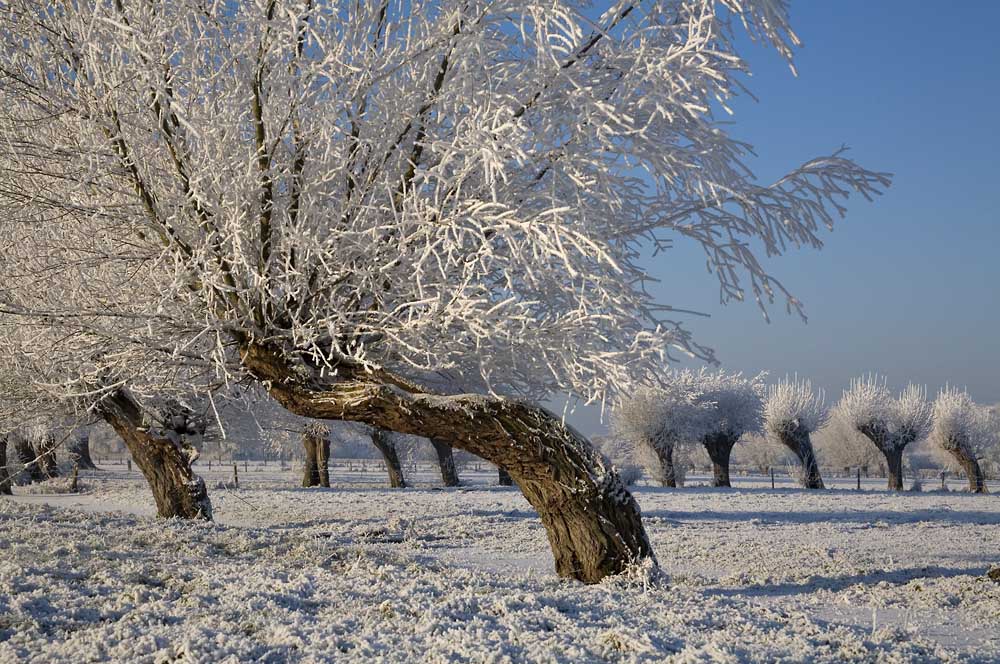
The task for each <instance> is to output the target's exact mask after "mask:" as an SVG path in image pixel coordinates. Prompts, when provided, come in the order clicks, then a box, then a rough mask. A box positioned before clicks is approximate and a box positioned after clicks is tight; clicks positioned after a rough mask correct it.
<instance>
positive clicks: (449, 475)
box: [431, 438, 459, 486]
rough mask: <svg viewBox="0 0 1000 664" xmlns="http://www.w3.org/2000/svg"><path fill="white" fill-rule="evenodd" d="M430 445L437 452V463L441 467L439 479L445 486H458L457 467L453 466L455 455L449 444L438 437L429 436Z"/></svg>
mask: <svg viewBox="0 0 1000 664" xmlns="http://www.w3.org/2000/svg"><path fill="white" fill-rule="evenodd" d="M431 445H433V446H434V451H435V452H437V458H438V465H439V466H440V467H441V481H442V482H444V485H445V486H458V485H459V481H458V469H457V468H456V467H455V455H454V453H453V452H452V450H451V445H449V444H448V443H446V442H444V441H443V440H440V439H438V438H431Z"/></svg>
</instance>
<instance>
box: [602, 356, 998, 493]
mask: <svg viewBox="0 0 1000 664" xmlns="http://www.w3.org/2000/svg"><path fill="white" fill-rule="evenodd" d="M760 434H763V437H761V436H760ZM824 434H826V435H825V436H824ZM755 436H756V437H757V438H758V442H756V443H748V444H747V445H748V446H750V445H754V446H755V451H757V450H759V451H760V452H765V451H766V449H767V445H769V444H771V445H774V446H777V448H778V449H779V450H783V451H785V452H786V453H789V454H791V455H792V457H793V458H794V459H795V460H796V462H797V464H798V473H797V474H798V476H799V479H800V482H801V484H802V486H804V487H805V488H807V489H822V488H824V485H823V479H822V477H821V474H820V464H819V461H818V459H817V454H816V449H815V445H814V438H816V437H817V436H822V437H823V438H824V441H825V445H824V447H825V452H826V453H827V456H828V457H829V459H830V460H833V461H836V462H837V463H838V465H841V466H842V467H843V466H856V467H858V468H861V467H864V468H866V469H867V467H868V466H870V465H875V464H877V465H879V466H880V467H881V468H883V469H884V470H885V473H886V476H887V478H888V488H889V489H890V490H894V491H901V490H903V454H904V452H905V451H906V450H907V449H908V448H909V447H910V446H911V445H912V444H913V443H915V442H917V441H921V440H925V439H926V440H928V441H929V442H930V444H931V446H932V448H933V449H934V450H935V451H936V452H937V453H938V454H939V455H940V456H941V457H942V458H943V460H944V461H945V462H946V463H948V464H951V465H955V466H957V467H959V468H960V469H961V470H962V472H964V473H965V475H966V478H967V479H968V482H969V490H970V491H973V492H975V493H985V492H986V483H985V475H984V472H983V462H984V460H986V459H987V458H988V457H990V456H992V457H993V458H994V459H998V458H1000V413H998V412H997V409H996V408H990V407H987V406H985V405H980V404H977V403H975V402H974V401H973V400H972V398H971V397H970V396H969V394H968V392H967V391H965V390H960V389H958V388H955V387H951V386H949V387H945V388H944V389H942V390H941V391H940V392H939V393H938V395H937V397H936V398H935V399H934V401H933V402H931V401H928V399H927V397H926V393H925V390H924V389H922V388H920V387H918V386H916V385H912V384H910V385H907V386H906V387H905V388H904V389H903V390H902V392H900V393H899V394H898V395H893V394H892V392H891V391H890V390H889V388H888V385H887V381H886V379H885V378H884V377H880V376H877V375H874V374H871V375H868V376H864V377H861V378H857V379H855V380H853V381H852V382H851V385H850V387H849V388H848V389H847V390H845V391H844V394H843V396H842V397H841V399H840V401H839V402H838V403H837V404H836V405H834V406H833V407H832V408H827V407H826V406H825V404H824V398H823V394H822V392H818V391H816V390H814V389H813V386H812V383H811V382H810V381H808V380H800V379H798V378H794V379H785V380H783V381H779V382H778V383H776V384H773V385H769V386H767V385H765V384H764V376H763V374H761V375H758V376H755V377H752V378H748V377H744V376H743V375H742V374H731V373H726V372H725V371H721V370H720V371H707V370H700V371H692V370H684V371H676V372H672V373H670V374H668V375H666V376H665V377H664V379H663V381H662V386H660V387H656V388H647V389H644V390H639V391H638V392H636V393H635V394H633V395H631V396H630V397H628V398H627V399H625V400H624V401H623V403H622V406H621V407H620V408H619V409H618V410H617V411H616V412H615V415H614V438H613V439H612V440H611V441H609V442H608V443H606V445H607V447H606V449H607V450H608V451H609V453H610V455H611V456H612V457H613V458H614V459H615V460H616V461H617V462H618V463H619V464H622V463H629V462H637V463H639V464H640V465H642V466H643V467H644V468H645V470H646V472H647V474H648V475H649V476H650V477H652V478H654V480H655V481H657V482H659V483H660V484H662V485H663V486H666V487H676V486H680V485H682V484H683V478H684V469H685V467H686V466H687V465H688V464H689V463H690V458H691V457H692V455H693V454H695V452H696V451H699V450H700V451H702V452H703V453H704V454H705V455H707V458H708V459H709V460H710V462H711V465H712V473H713V485H714V486H731V484H730V478H729V465H730V458H731V456H732V452H733V448H734V446H735V445H736V443H737V442H738V441H740V440H741V439H745V438H748V437H749V438H751V439H752V438H754V437H755ZM859 440H860V444H859ZM775 458H776V455H773V454H772V455H771V456H770V457H769V458H767V461H768V462H769V463H767V464H765V467H766V466H773V463H770V461H771V460H772V459H775Z"/></svg>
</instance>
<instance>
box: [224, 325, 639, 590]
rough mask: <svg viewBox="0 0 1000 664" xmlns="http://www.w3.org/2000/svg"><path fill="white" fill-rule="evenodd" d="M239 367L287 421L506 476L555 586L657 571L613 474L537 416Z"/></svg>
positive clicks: (361, 374) (271, 365)
mask: <svg viewBox="0 0 1000 664" xmlns="http://www.w3.org/2000/svg"><path fill="white" fill-rule="evenodd" d="M242 360H243V364H244V366H245V367H246V368H247V369H248V370H249V371H250V372H252V373H253V374H254V375H255V376H256V378H257V379H258V380H260V381H261V382H262V384H264V385H267V386H268V389H269V391H270V393H271V395H272V396H273V397H274V398H275V399H276V400H277V401H278V402H279V403H281V404H282V405H283V406H284V407H285V408H287V409H288V410H290V411H291V412H293V413H296V414H299V415H303V416H306V417H314V418H320V419H331V420H349V421H355V422H365V423H367V424H369V425H372V426H378V427H382V428H385V429H389V430H390V431H398V432H400V433H408V434H413V435H417V436H422V437H425V438H442V439H446V440H448V441H450V442H451V444H452V445H453V446H454V447H458V448H460V449H464V450H467V451H469V452H471V453H472V454H475V455H477V456H479V457H482V458H484V459H486V460H488V461H490V462H491V463H493V464H495V465H497V466H498V467H500V468H504V469H505V470H507V471H508V472H509V473H510V475H511V476H512V477H513V479H514V480H516V481H517V484H518V486H519V487H520V489H521V491H522V492H523V493H524V496H525V498H527V500H528V502H530V503H531V505H532V506H533V507H534V508H535V509H536V510H537V511H538V514H539V516H540V517H541V520H542V523H543V525H544V526H545V529H546V532H547V534H548V537H549V543H550V545H551V547H552V552H553V555H554V557H555V565H556V571H557V573H558V574H559V575H560V576H564V577H570V578H574V579H579V580H581V581H585V582H589V583H594V582H597V581H600V580H601V579H603V578H604V577H606V576H608V575H610V574H617V573H619V572H623V571H625V570H626V569H628V568H629V566H631V565H632V564H634V563H637V562H639V561H641V560H644V559H645V560H652V561H654V563H655V556H654V555H653V551H652V548H651V547H650V544H649V540H648V538H647V537H646V531H645V529H644V528H643V525H642V520H641V517H640V512H639V506H638V504H637V503H636V502H635V499H634V498H633V497H632V495H631V494H630V493H629V492H628V490H627V489H626V488H625V486H624V485H623V484H622V482H621V480H620V479H619V477H618V474H617V473H616V472H615V471H614V470H613V469H612V468H610V467H608V466H606V465H605V464H604V461H603V459H602V457H601V455H600V454H599V453H597V452H596V451H594V449H593V448H592V447H591V446H590V444H589V443H588V442H587V441H586V439H584V438H583V437H582V436H581V435H579V434H578V433H576V432H575V431H573V430H572V429H571V428H569V427H567V426H565V425H564V424H563V423H562V422H561V421H560V419H559V418H557V417H555V416H554V415H552V414H551V413H549V412H548V411H547V410H545V409H543V408H540V407H537V406H534V405H530V404H527V403H525V402H522V401H515V400H510V399H503V398H497V397H487V396H482V395H470V394H460V395H450V396H441V395H434V394H427V393H425V392H423V391H421V390H420V388H418V387H415V386H413V385H410V384H408V383H407V382H406V381H404V380H402V379H399V378H397V377H394V376H392V375H389V374H387V373H385V372H384V371H378V370H370V371H369V370H365V369H364V368H360V367H356V366H353V365H345V364H342V365H339V366H338V367H337V382H333V381H331V380H329V379H328V378H322V377H321V374H320V372H319V371H318V370H314V371H310V372H309V374H308V375H307V374H306V371H305V370H304V367H303V366H301V364H298V365H297V366H294V367H293V365H292V364H291V363H290V362H289V361H288V359H287V357H286V356H283V355H282V354H281V353H280V352H279V351H277V350H276V349H273V348H269V347H265V346H261V345H257V344H248V345H245V346H244V347H243V348H242ZM325 375H326V376H329V375H330V373H329V372H326V373H325Z"/></svg>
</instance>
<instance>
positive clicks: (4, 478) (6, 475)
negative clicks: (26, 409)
mask: <svg viewBox="0 0 1000 664" xmlns="http://www.w3.org/2000/svg"><path fill="white" fill-rule="evenodd" d="M7 439H8V436H0V495H4V496H9V495H11V494H12V493H13V491H11V488H10V486H11V484H13V479H12V478H11V475H10V469H9V468H8V467H7Z"/></svg>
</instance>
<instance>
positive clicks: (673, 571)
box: [0, 463, 1000, 663]
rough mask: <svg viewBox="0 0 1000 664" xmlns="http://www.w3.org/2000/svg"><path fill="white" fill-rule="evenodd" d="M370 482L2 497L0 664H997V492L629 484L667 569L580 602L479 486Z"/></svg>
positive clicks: (105, 478) (99, 485)
mask: <svg viewBox="0 0 1000 664" xmlns="http://www.w3.org/2000/svg"><path fill="white" fill-rule="evenodd" d="M375 470H376V469H375V468H374V465H373V464H371V463H369V468H368V469H367V472H365V471H361V470H357V469H355V470H347V469H346V468H343V469H337V470H336V471H335V472H334V474H333V483H334V485H335V486H334V488H332V489H300V488H296V486H295V485H296V480H297V479H298V474H297V473H295V472H293V471H284V472H281V471H278V470H276V469H275V468H274V467H273V466H272V467H270V468H268V469H260V470H256V471H255V470H254V468H253V467H251V468H250V471H249V472H245V471H244V469H243V467H242V466H241V467H240V471H241V478H240V479H241V485H242V488H241V489H240V490H238V491H234V490H231V489H226V488H223V487H222V486H221V483H222V482H224V481H228V480H229V479H230V475H231V469H227V470H225V471H222V472H220V471H219V470H218V466H216V468H215V469H214V470H213V471H207V470H206V469H202V471H203V474H204V475H205V476H206V478H207V481H208V484H209V487H210V489H211V496H212V501H213V505H214V508H215V516H216V522H215V523H213V524H204V523H182V522H168V521H162V520H157V519H154V518H152V517H151V514H152V513H153V510H152V499H151V497H150V495H149V493H148V489H147V488H146V487H145V485H144V483H143V482H142V480H141V478H140V477H139V475H138V474H137V473H131V474H130V473H126V472H122V471H123V469H121V468H120V467H111V468H109V469H108V470H106V471H105V472H102V473H99V474H97V475H96V476H95V474H86V475H85V476H84V477H83V480H82V483H83V486H84V489H85V493H84V494H81V495H55V494H39V493H32V494H28V493H27V492H26V490H25V489H23V488H17V489H15V491H16V492H17V493H18V495H16V496H15V497H14V498H13V499H9V498H8V499H0V662H5V663H6V662H60V661H65V662H74V663H76V662H90V661H107V660H112V661H129V662H133V661H135V662H141V661H149V662H167V661H180V662H224V661H263V662H283V661H303V662H309V661H379V660H382V661H406V662H413V661H430V662H444V661H463V662H466V661H467V662H508V661H509V662H521V661H546V662H548V661H563V662H581V661H655V662H661V661H677V662H700V661H719V662H739V661H801V662H817V661H879V662H882V661H887V662H893V661H899V662H909V661H956V660H969V661H984V662H986V661H998V660H1000V635H998V626H1000V585H997V584H994V583H992V582H991V581H989V580H988V579H986V578H985V577H984V573H985V572H986V570H987V569H988V568H989V566H990V564H991V563H992V562H1000V550H998V548H1000V544H998V543H1000V502H998V501H1000V498H998V497H997V496H996V495H995V494H994V495H989V496H973V495H968V494H962V493H955V492H947V493H946V492H925V493H905V494H890V493H887V492H884V491H878V490H876V487H877V486H879V485H880V484H881V482H883V481H884V480H882V481H875V480H872V481H870V482H867V483H866V484H865V488H866V490H865V491H860V492H858V491H854V490H851V488H850V487H852V486H853V481H852V480H846V479H845V480H842V481H839V482H834V485H835V487H836V488H835V489H834V490H828V491H821V492H806V491H802V490H798V489H794V488H790V487H789V485H787V483H786V484H785V486H786V487H787V488H781V485H780V484H779V488H778V489H777V490H771V489H770V480H769V479H768V480H765V479H763V478H758V479H756V480H752V479H751V480H748V479H745V478H737V480H736V483H737V487H736V488H734V489H732V490H722V489H711V488H706V487H690V488H685V489H678V490H668V489H659V488H652V487H639V488H637V489H636V494H637V496H638V499H639V502H640V504H641V505H642V509H643V514H644V519H645V523H646V528H647V530H648V532H649V534H650V537H651V538H652V540H653V545H654V548H655V550H656V553H657V556H658V557H659V560H660V563H661V565H662V567H663V568H664V570H665V571H666V575H665V576H664V577H663V578H651V577H650V576H649V575H643V574H638V573H637V574H636V575H635V576H634V577H633V578H630V579H616V580H614V581H611V582H606V583H603V584H599V585H597V586H590V587H588V586H583V585H580V584H576V583H567V582H563V581H560V580H559V579H557V578H556V577H555V575H554V573H553V571H552V564H551V556H550V553H549V549H548V544H547V541H546V538H545V533H544V531H543V529H542V528H541V525H540V523H539V521H538V519H537V517H536V516H535V514H534V512H533V511H532V510H531V508H530V506H529V505H528V504H527V502H526V501H525V500H524V499H523V498H522V497H521V495H520V494H519V493H518V492H517V490H516V489H506V488H501V487H496V486H490V485H489V483H490V482H491V480H492V479H493V478H494V475H493V474H492V473H487V472H486V471H485V470H484V471H483V472H482V473H470V472H466V473H465V474H464V477H463V479H464V480H465V481H466V482H467V484H468V486H466V487H463V488H460V489H447V490H442V489H437V488H434V487H432V486H431V482H432V480H433V477H432V475H431V474H430V469H429V468H425V469H423V470H422V471H421V472H420V473H418V474H417V475H415V476H414V477H415V479H416V480H417V482H416V484H417V486H416V488H410V489H405V490H389V489H384V488H381V487H380V486H379V484H380V482H381V476H380V475H378V474H376V473H375ZM694 481H695V483H697V482H698V478H694ZM779 482H780V480H779ZM954 486H956V487H957V486H958V484H957V483H955V485H954ZM994 489H995V490H997V489H998V488H996V487H995V488H994Z"/></svg>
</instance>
